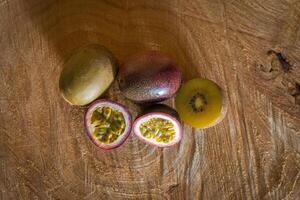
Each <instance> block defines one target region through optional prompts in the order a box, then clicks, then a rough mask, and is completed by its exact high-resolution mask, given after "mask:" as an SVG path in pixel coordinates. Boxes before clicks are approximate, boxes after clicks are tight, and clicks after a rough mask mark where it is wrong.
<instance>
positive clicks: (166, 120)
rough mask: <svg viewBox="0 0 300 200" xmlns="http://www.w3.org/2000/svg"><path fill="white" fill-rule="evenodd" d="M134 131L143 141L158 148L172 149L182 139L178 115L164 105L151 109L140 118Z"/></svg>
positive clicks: (134, 125)
mask: <svg viewBox="0 0 300 200" xmlns="http://www.w3.org/2000/svg"><path fill="white" fill-rule="evenodd" d="M133 131H134V133H135V135H136V136H138V138H140V139H141V140H142V141H144V142H146V143H148V144H151V145H154V146H157V147H170V146H172V145H175V144H177V143H178V142H179V141H180V140H181V138H182V126H181V123H180V119H179V116H178V113H177V112H176V111H175V110H174V109H173V108H170V107H169V106H166V105H162V104H157V105H153V106H151V107H149V108H148V109H147V110H146V111H145V112H144V113H143V114H142V115H141V116H140V117H138V118H137V119H136V120H135V122H134V124H133Z"/></svg>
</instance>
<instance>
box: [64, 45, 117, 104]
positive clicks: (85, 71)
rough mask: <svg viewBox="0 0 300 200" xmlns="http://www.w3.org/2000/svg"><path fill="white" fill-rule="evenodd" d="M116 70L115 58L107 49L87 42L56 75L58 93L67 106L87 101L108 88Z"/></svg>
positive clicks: (90, 100) (86, 102)
mask: <svg viewBox="0 0 300 200" xmlns="http://www.w3.org/2000/svg"><path fill="white" fill-rule="evenodd" d="M117 71H118V64H117V60H116V58H115V57H114V56H113V54H112V53H111V52H110V51H109V50H108V49H106V48H105V47H103V46H100V45H97V44H91V45H88V46H86V47H83V48H81V49H79V50H78V51H77V52H75V53H74V54H73V55H72V56H71V57H70V58H69V59H68V61H67V62H66V63H65V66H64V68H63V70H62V72H61V74H60V78H59V89H60V92H61V94H62V96H63V98H64V99H65V100H66V101H67V102H69V103H70V104H71V105H86V104H89V103H91V102H92V101H94V100H95V99H96V98H98V97H99V96H101V95H102V94H103V93H104V92H105V91H106V90H107V89H108V87H109V86H110V85H111V83H112V82H113V81H114V79H115V77H116V75H117Z"/></svg>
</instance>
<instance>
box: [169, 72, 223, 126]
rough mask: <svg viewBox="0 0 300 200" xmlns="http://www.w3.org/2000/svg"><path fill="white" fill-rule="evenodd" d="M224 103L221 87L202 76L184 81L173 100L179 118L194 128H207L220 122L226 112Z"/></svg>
mask: <svg viewBox="0 0 300 200" xmlns="http://www.w3.org/2000/svg"><path fill="white" fill-rule="evenodd" d="M225 103H226V102H225V99H224V97H223V94H222V89H221V88H220V87H219V86H218V85H217V84H216V83H215V82H213V81H211V80H208V79H202V78H196V79H192V80H190V81H188V82H187V83H185V84H184V85H183V86H182V87H181V88H180V90H179V91H178V93H177V96H176V101H175V104H176V109H177V111H178V113H179V115H180V118H181V119H182V120H183V121H184V122H186V123H187V124H189V125H191V126H192V127H194V128H208V127H211V126H213V125H215V124H217V123H218V122H220V121H221V120H222V119H223V118H224V116H225V113H226V104H225Z"/></svg>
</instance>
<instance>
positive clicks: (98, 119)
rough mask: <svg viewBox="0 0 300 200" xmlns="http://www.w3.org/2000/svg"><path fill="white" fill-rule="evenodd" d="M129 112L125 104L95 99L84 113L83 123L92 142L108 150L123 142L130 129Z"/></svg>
mask: <svg viewBox="0 0 300 200" xmlns="http://www.w3.org/2000/svg"><path fill="white" fill-rule="evenodd" d="M131 124H132V120H131V114H130V113H129V111H128V110H127V108H125V106H123V105H121V104H119V103H116V102H113V101H109V100H98V101H95V102H94V103H93V104H91V106H90V107H89V108H88V110H87V111H86V113H85V116H84V125H85V129H86V132H87V134H88V136H89V138H90V139H91V140H92V142H93V143H94V144H95V145H96V146H97V147H99V148H101V149H105V150H109V149H114V148H117V147H119V146H120V145H121V144H123V143H124V142H125V140H126V139H127V137H128V136H129V134H130V131H131Z"/></svg>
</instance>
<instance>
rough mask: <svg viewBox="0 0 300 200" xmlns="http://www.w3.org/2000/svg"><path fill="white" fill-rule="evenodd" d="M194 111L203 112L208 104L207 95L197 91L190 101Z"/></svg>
mask: <svg viewBox="0 0 300 200" xmlns="http://www.w3.org/2000/svg"><path fill="white" fill-rule="evenodd" d="M189 104H190V105H191V107H192V109H193V111H194V112H203V111H204V110H205V107H206V105H207V100H206V98H205V96H204V95H203V94H201V93H199V92H197V93H196V94H195V95H194V96H193V97H192V98H191V99H190V101H189Z"/></svg>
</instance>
